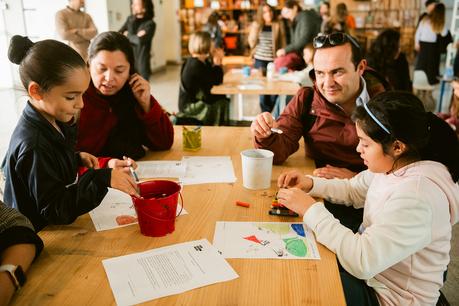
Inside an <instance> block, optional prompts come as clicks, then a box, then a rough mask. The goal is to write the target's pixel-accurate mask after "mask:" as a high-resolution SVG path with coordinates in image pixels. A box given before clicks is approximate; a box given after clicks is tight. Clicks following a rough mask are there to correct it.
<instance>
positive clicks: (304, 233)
mask: <svg viewBox="0 0 459 306" xmlns="http://www.w3.org/2000/svg"><path fill="white" fill-rule="evenodd" d="M214 246H216V247H217V249H219V251H220V252H221V253H222V255H223V256H224V257H225V258H272V259H320V255H319V251H318V249H317V245H316V242H315V239H314V234H313V233H312V231H311V230H310V229H309V228H307V226H306V225H304V224H303V223H288V222H217V224H216V227H215V234H214Z"/></svg>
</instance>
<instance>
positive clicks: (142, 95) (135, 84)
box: [129, 73, 151, 113]
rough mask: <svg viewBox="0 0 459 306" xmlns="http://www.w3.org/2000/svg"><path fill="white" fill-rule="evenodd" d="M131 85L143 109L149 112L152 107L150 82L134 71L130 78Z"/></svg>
mask: <svg viewBox="0 0 459 306" xmlns="http://www.w3.org/2000/svg"><path fill="white" fill-rule="evenodd" d="M129 85H130V86H131V88H132V93H133V94H134V97H135V98H136V99H137V102H138V103H139V105H140V107H141V108H142V110H143V111H144V112H145V113H148V112H149V111H150V109H151V102H150V83H148V81H147V80H145V79H144V78H142V77H141V76H140V75H139V74H137V73H134V74H133V75H131V77H130V79H129Z"/></svg>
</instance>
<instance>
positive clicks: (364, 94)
mask: <svg viewBox="0 0 459 306" xmlns="http://www.w3.org/2000/svg"><path fill="white" fill-rule="evenodd" d="M360 83H361V84H362V91H361V92H360V94H359V96H358V97H357V99H355V105H356V106H360V105H363V103H365V104H366V103H368V101H370V95H369V94H368V90H367V82H365V79H364V78H363V76H360Z"/></svg>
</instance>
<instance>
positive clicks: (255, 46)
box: [248, 4, 285, 112]
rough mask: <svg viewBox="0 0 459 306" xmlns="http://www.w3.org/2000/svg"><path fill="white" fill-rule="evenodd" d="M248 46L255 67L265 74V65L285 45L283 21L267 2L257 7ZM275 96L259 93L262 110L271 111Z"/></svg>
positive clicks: (270, 61)
mask: <svg viewBox="0 0 459 306" xmlns="http://www.w3.org/2000/svg"><path fill="white" fill-rule="evenodd" d="M248 40H249V46H250V49H251V50H252V52H251V53H252V54H253V58H254V59H255V68H257V69H260V70H261V71H262V72H263V74H264V75H266V69H267V68H266V67H267V66H268V64H269V63H272V62H273V61H274V58H275V57H276V51H277V50H279V49H281V48H284V47H285V29H284V25H283V23H281V22H279V21H277V16H276V15H275V12H274V9H273V7H272V6H270V5H269V4H263V5H260V6H259V7H258V11H257V18H256V20H255V21H254V22H253V23H252V25H251V27H250V32H249V38H248ZM276 98H277V96H271V95H260V108H261V111H262V112H271V111H272V110H273V107H274V104H275V103H276Z"/></svg>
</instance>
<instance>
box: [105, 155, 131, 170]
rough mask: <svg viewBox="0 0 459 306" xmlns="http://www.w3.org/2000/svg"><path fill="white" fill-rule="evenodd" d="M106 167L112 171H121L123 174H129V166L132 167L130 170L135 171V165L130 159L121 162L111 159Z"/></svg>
mask: <svg viewBox="0 0 459 306" xmlns="http://www.w3.org/2000/svg"><path fill="white" fill-rule="evenodd" d="M107 166H108V167H109V168H112V169H118V170H121V171H123V172H125V173H128V174H129V173H130V170H129V166H132V168H134V170H135V169H137V167H138V166H137V163H136V162H135V161H134V160H133V159H131V158H127V157H126V158H124V159H123V160H121V159H117V158H112V159H110V160H109V161H108V164H107Z"/></svg>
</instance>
